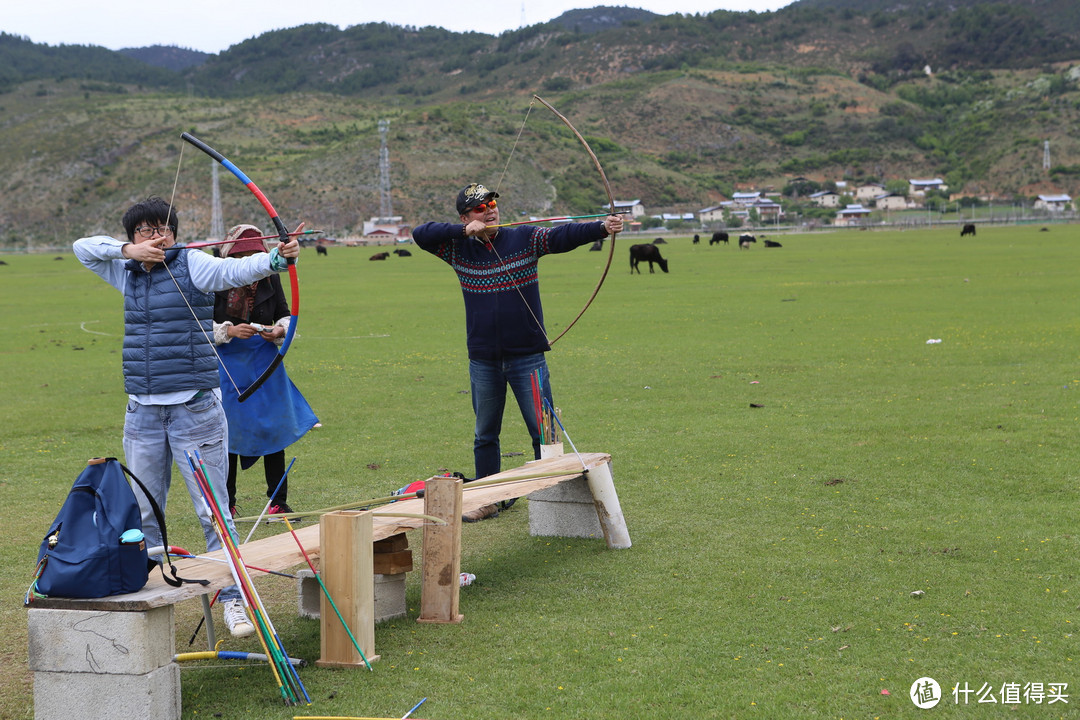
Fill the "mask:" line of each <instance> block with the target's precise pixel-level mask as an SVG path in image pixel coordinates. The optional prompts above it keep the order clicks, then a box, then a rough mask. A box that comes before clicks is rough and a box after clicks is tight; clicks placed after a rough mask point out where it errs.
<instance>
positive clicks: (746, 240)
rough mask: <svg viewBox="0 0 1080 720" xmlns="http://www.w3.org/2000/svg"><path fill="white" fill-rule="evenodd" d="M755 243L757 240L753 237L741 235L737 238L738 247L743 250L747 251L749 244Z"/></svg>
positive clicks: (745, 234)
mask: <svg viewBox="0 0 1080 720" xmlns="http://www.w3.org/2000/svg"><path fill="white" fill-rule="evenodd" d="M756 242H757V238H756V237H754V236H753V235H750V234H747V233H743V234H742V235H740V236H739V247H740V248H742V249H743V250H749V249H750V243H756Z"/></svg>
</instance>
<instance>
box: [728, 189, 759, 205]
mask: <svg viewBox="0 0 1080 720" xmlns="http://www.w3.org/2000/svg"><path fill="white" fill-rule="evenodd" d="M760 198H761V193H760V192H737V193H732V195H731V202H732V204H733V205H739V206H741V207H748V206H750V205H753V204H754V203H755V202H757V201H758V200H759V199H760Z"/></svg>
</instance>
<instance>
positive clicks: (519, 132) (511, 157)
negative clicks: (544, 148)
mask: <svg viewBox="0 0 1080 720" xmlns="http://www.w3.org/2000/svg"><path fill="white" fill-rule="evenodd" d="M535 104H536V101H535V100H533V101H531V102H530V103H529V109H528V110H527V111H526V112H525V119H524V120H522V121H521V127H519V128H518V132H517V137H515V138H514V144H513V146H512V147H511V148H510V154H509V155H507V156H506V164H505V165H503V169H502V174H501V175H499V182H497V183H495V192H496V193H498V192H499V188H500V187H502V181H503V178H505V177H506V171H507V169H509V167H510V161H511V160H512V159H513V157H514V151H515V150H517V146H518V143H519V142H521V134H522V133H524V132H525V123H527V122H529V115H531V114H532V109H533V105H535Z"/></svg>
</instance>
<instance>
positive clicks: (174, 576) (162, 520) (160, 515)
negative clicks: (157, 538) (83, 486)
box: [106, 458, 210, 587]
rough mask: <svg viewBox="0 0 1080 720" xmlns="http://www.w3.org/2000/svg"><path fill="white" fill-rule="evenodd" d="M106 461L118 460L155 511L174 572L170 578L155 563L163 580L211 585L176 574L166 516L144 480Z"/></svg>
mask: <svg viewBox="0 0 1080 720" xmlns="http://www.w3.org/2000/svg"><path fill="white" fill-rule="evenodd" d="M106 460H116V462H117V464H118V465H119V466H120V469H121V470H123V471H124V474H125V475H127V476H128V477H129V478H131V479H132V480H134V481H135V484H136V485H138V486H139V489H140V490H142V492H143V495H144V496H146V499H147V500H148V501H149V502H150V509H151V510H153V511H154V517H155V518H156V519H157V522H158V527H159V528H161V544H162V545H163V546H165V562H167V563H169V570H170V571H171V572H172V577H171V578H170V577H169V576H168V575H166V574H165V565H164V563H161V564H158V563H154V564H155V565H157V566H158V568H160V569H161V577H162V579H164V580H165V582H166V583H168V584H169V585H172V586H173V587H180V586H181V585H182V584H183V583H197V584H199V585H209V584H210V581H209V580H189V579H188V578H182V577H180V576H179V575H177V574H176V566H175V565H173V563H172V559H171V558H170V557H169V537H168V533H167V532H166V531H165V514H164V513H162V512H161V508H160V507H159V506H158V504H157V500H154V496H153V495H151V494H150V491H149V490H147V489H146V486H145V485H143V484H142V480H139V478H137V477H135V474H134V473H132V472H131V471H130V470H128V469H127V468H126V467H124V464H123V463H122V462H120V461H119V460H117V459H116V458H106Z"/></svg>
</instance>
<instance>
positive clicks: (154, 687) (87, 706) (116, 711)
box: [27, 605, 181, 720]
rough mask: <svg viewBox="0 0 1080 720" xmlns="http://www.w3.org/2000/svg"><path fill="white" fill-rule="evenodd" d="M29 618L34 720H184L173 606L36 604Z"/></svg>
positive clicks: (28, 615) (30, 611) (28, 612)
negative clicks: (115, 608)
mask: <svg viewBox="0 0 1080 720" xmlns="http://www.w3.org/2000/svg"><path fill="white" fill-rule="evenodd" d="M27 617H28V620H27V622H28V638H29V665H30V670H31V671H32V672H33V673H34V718H35V720H72V718H80V717H90V716H91V715H92V716H93V717H94V718H95V719H98V720H131V719H132V718H146V719H147V720H179V718H180V707H181V705H180V668H179V666H178V665H177V664H176V663H175V662H173V654H174V643H173V637H174V635H175V627H174V620H173V607H172V605H167V606H164V607H160V608H155V609H153V610H147V611H144V612H105V611H100V610H50V609H39V608H33V607H31V608H29V609H28V611H27ZM88 713H90V714H89V715H88Z"/></svg>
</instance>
